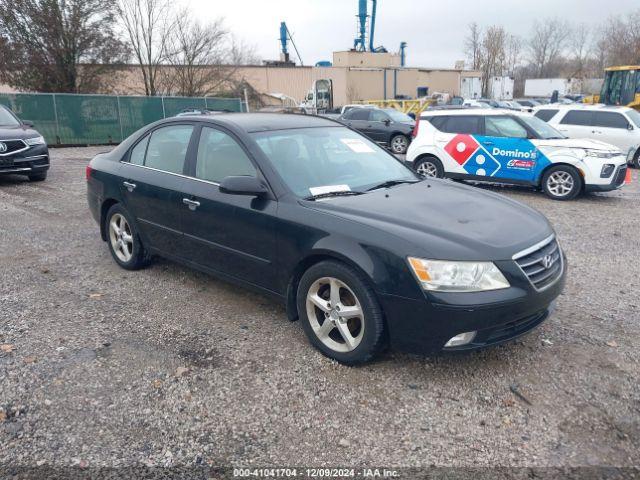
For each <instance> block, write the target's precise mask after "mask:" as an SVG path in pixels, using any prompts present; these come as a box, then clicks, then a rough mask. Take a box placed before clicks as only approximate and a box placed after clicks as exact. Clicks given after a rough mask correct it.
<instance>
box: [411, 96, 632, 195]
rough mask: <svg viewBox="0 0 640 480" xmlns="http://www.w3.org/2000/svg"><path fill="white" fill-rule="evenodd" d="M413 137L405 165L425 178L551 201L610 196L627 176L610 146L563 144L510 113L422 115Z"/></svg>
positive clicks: (530, 119) (531, 120) (547, 129)
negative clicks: (516, 188)
mask: <svg viewBox="0 0 640 480" xmlns="http://www.w3.org/2000/svg"><path fill="white" fill-rule="evenodd" d="M414 136H415V138H414V140H413V142H411V145H410V146H409V150H408V151H407V161H408V162H410V163H411V165H412V166H413V168H414V169H415V170H416V171H417V172H418V173H420V174H422V175H424V176H432V177H440V178H442V177H450V178H458V179H469V180H477V181H484V182H496V183H513V184H523V185H531V186H534V187H539V188H542V189H543V190H544V192H545V193H546V194H547V195H548V196H549V197H551V198H553V199H556V200H569V199H572V198H575V197H576V196H577V195H578V194H580V193H581V192H583V191H600V192H603V191H609V190H615V189H617V188H620V187H621V186H622V185H623V184H624V181H625V177H626V173H627V165H626V158H625V156H624V155H623V154H622V152H621V151H620V150H619V149H618V148H616V147H614V146H613V145H609V144H607V143H603V142H598V141H596V140H571V139H568V138H566V137H565V136H564V135H562V134H561V133H560V132H558V131H557V130H555V129H554V128H553V127H551V126H549V125H548V124H547V123H545V122H543V121H542V120H540V119H539V118H536V117H534V116H533V115H530V114H528V113H520V112H514V111H511V110H499V109H459V110H437V111H436V110H434V111H429V110H427V111H424V112H422V114H421V115H420V119H419V123H418V124H417V125H416V128H415V130H414Z"/></svg>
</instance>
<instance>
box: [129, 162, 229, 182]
mask: <svg viewBox="0 0 640 480" xmlns="http://www.w3.org/2000/svg"><path fill="white" fill-rule="evenodd" d="M120 163H122V164H125V165H131V166H132V167H138V168H144V169H147V170H152V171H154V172H160V173H166V174H167V175H173V176H176V177H181V178H187V179H189V180H196V181H198V182H202V183H208V184H209V185H215V186H216V187H219V186H220V184H219V183H217V182H211V181H209V180H203V179H201V178H196V177H190V176H188V175H183V174H181V173H173V172H167V171H166V170H160V169H158V168H153V167H147V166H146V165H137V164H135V163H131V162H125V161H123V160H120Z"/></svg>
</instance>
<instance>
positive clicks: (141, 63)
mask: <svg viewBox="0 0 640 480" xmlns="http://www.w3.org/2000/svg"><path fill="white" fill-rule="evenodd" d="M118 13H119V16H120V19H121V20H122V24H123V25H124V28H125V30H126V32H127V36H128V40H129V44H130V45H131V49H132V50H133V54H134V56H135V59H136V61H137V64H138V67H139V69H140V72H141V74H142V78H143V81H144V92H145V94H146V95H150V96H154V95H157V94H158V93H161V92H160V90H161V79H162V77H161V75H160V73H161V66H162V64H163V63H164V62H165V61H166V60H167V58H168V53H169V38H170V36H169V32H170V31H171V30H172V28H173V26H174V25H175V22H176V19H177V18H179V16H177V15H174V12H173V9H172V4H171V0H119V4H118Z"/></svg>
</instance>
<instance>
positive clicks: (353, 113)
mask: <svg viewBox="0 0 640 480" xmlns="http://www.w3.org/2000/svg"><path fill="white" fill-rule="evenodd" d="M339 120H340V121H341V122H342V123H344V124H345V125H347V126H349V127H351V128H353V129H354V130H357V131H359V132H360V133H362V134H363V135H366V136H367V137H369V138H370V139H371V140H373V141H374V142H376V143H379V144H380V145H383V146H386V147H387V148H388V149H389V150H391V151H392V152H393V153H396V154H405V153H407V148H409V143H410V142H411V133H412V132H413V128H414V127H415V125H416V122H415V120H414V119H413V118H411V117H410V116H409V115H405V114H404V113H401V112H399V111H397V110H395V109H393V108H352V109H351V110H349V111H347V112H346V113H345V114H344V115H343V116H342V117H340V118H339Z"/></svg>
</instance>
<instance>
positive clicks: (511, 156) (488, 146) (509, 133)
mask: <svg viewBox="0 0 640 480" xmlns="http://www.w3.org/2000/svg"><path fill="white" fill-rule="evenodd" d="M484 118H485V131H484V135H482V136H478V137H477V140H478V142H479V143H480V145H481V148H482V150H483V151H484V154H481V155H478V156H476V158H475V163H474V164H470V165H469V166H468V167H467V170H468V171H470V173H471V170H474V171H475V172H476V173H475V175H478V176H487V177H492V178H495V179H503V180H509V181H516V182H533V181H534V180H535V179H536V172H537V171H538V169H539V167H540V161H541V157H540V153H539V152H538V150H537V148H536V146H535V145H534V144H533V143H531V141H530V140H529V139H528V138H527V137H528V136H529V132H528V131H527V129H526V128H525V127H524V126H523V125H522V124H520V123H519V122H518V121H517V120H516V119H515V118H513V117H511V116H508V115H505V116H502V115H487V116H485V117H484Z"/></svg>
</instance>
